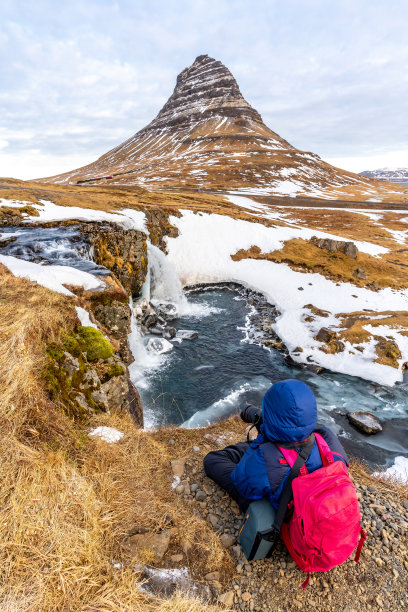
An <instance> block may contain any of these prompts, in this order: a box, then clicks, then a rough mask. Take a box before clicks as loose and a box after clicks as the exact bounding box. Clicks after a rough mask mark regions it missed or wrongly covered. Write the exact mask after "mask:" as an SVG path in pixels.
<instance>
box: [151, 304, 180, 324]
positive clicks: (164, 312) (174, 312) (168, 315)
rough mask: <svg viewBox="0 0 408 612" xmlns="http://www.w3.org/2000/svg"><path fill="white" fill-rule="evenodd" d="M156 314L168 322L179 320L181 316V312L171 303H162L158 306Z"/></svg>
mask: <svg viewBox="0 0 408 612" xmlns="http://www.w3.org/2000/svg"><path fill="white" fill-rule="evenodd" d="M156 312H157V314H159V315H160V316H161V317H163V318H164V319H166V320H167V321H172V320H173V319H177V318H178V316H179V312H178V309H177V306H175V305H174V304H169V303H161V304H158V305H157V306H156Z"/></svg>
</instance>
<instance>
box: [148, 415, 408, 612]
mask: <svg viewBox="0 0 408 612" xmlns="http://www.w3.org/2000/svg"><path fill="white" fill-rule="evenodd" d="M229 423H230V431H228V428H227V427H226V424H225V423H224V424H223V426H222V427H220V426H212V427H210V428H207V429H202V430H199V431H197V432H195V435H193V439H192V436H191V432H188V434H186V432H184V431H183V430H175V429H172V430H163V431H162V432H161V435H160V439H161V442H162V443H163V444H166V445H167V447H168V449H169V450H170V453H171V456H172V457H174V458H173V459H172V460H171V461H170V463H169V465H168V468H167V471H168V473H169V481H170V477H171V476H172V477H173V479H174V480H173V483H174V484H176V485H177V486H175V487H174V489H173V491H174V493H173V494H174V498H175V500H174V503H175V504H179V503H180V502H181V503H182V504H183V506H185V507H186V508H187V511H188V512H190V513H191V515H192V516H196V517H197V518H200V519H202V520H204V521H205V522H206V523H207V524H208V526H209V527H210V528H211V529H212V530H214V531H215V533H216V534H217V536H218V538H219V542H220V544H221V546H222V547H223V548H224V549H225V550H226V552H227V554H228V556H229V557H230V559H231V562H232V563H233V570H232V572H230V571H229V569H227V565H225V566H223V565H220V566H219V567H218V568H216V569H214V571H212V572H209V573H207V574H205V575H201V576H197V575H196V576H193V578H194V579H195V580H196V581H198V582H201V584H204V585H207V586H208V587H209V591H210V595H209V599H210V600H213V601H218V603H219V605H221V606H224V607H226V608H229V609H233V610H254V611H261V610H270V609H272V602H273V609H275V610H288V609H300V608H304V609H306V610H309V609H316V607H317V609H324V610H328V611H332V610H333V611H335V610H339V609H341V610H347V611H348V612H352V611H353V610H390V611H391V610H392V611H397V610H403V609H406V607H407V605H408V594H407V591H406V585H407V580H408V549H407V543H408V539H407V535H408V501H407V491H405V493H404V492H403V489H402V488H399V489H398V487H395V486H393V485H389V484H387V483H384V482H381V481H379V480H376V479H375V478H373V477H371V476H370V475H369V473H368V472H367V471H366V470H365V469H364V467H362V466H361V464H359V463H358V462H355V463H353V464H352V466H351V474H352V476H353V479H354V482H355V485H356V488H357V494H358V498H359V500H360V506H361V512H362V524H363V527H364V528H365V529H366V531H367V532H368V540H367V543H366V545H365V547H364V549H363V553H362V556H361V560H360V562H359V564H355V563H354V561H353V559H350V560H349V561H347V562H346V563H345V564H343V565H342V566H339V567H337V568H335V569H334V570H332V571H330V572H328V573H324V574H320V575H319V574H314V575H312V578H311V581H310V586H309V587H308V589H306V590H305V591H303V590H302V589H301V583H302V581H303V579H304V575H303V573H302V572H300V571H299V570H298V569H297V567H296V566H295V564H294V562H293V561H292V560H291V557H290V556H289V554H288V553H287V551H286V549H285V548H284V547H283V545H279V546H278V548H277V550H276V551H275V553H274V555H273V557H272V558H271V559H267V560H261V561H256V562H252V563H248V562H247V561H246V560H245V558H244V556H243V554H242V551H241V548H240V546H239V544H238V542H237V536H238V531H239V528H240V525H241V523H242V518H243V517H242V515H241V513H240V511H239V508H238V506H237V505H236V504H235V502H233V501H232V500H231V499H230V498H229V496H228V495H226V494H224V492H223V491H222V490H221V489H220V488H219V487H218V486H217V485H215V484H214V483H213V482H212V481H210V480H209V479H208V478H207V477H206V476H205V474H204V472H203V468H202V459H203V456H204V455H205V454H206V453H207V452H208V451H209V450H215V449H218V448H222V447H224V446H225V445H226V444H228V443H231V442H236V441H238V440H239V439H243V433H244V430H243V427H242V436H239V434H238V431H239V424H238V423H237V422H236V420H234V419H233V420H232V421H230V422H229ZM148 435H149V434H148ZM186 438H188V443H189V444H188V443H187V444H186V442H187V439H186ZM177 483H178V484H177ZM169 486H170V482H169ZM404 496H405V497H404ZM139 538H140V539H139V543H140V546H143V545H146V542H148V539H147V538H146V539H145V541H144V540H143V536H139ZM143 541H144V544H143ZM170 552H171V554H167V552H166V553H164V554H163V555H162V561H161V566H163V567H165V568H166V569H169V568H171V567H172V568H174V570H175V571H176V570H181V568H183V567H186V563H187V566H188V561H189V556H190V554H191V551H190V550H189V549H188V547H187V548H186V547H184V548H183V547H180V550H177V549H176V550H175V549H174V547H172V548H171V551H170ZM164 576H165V574H164ZM170 582H171V581H170ZM175 584H176V582H175ZM178 586H179V587H180V586H181V585H180V584H179V583H178ZM190 586H191V585H190ZM152 588H153V590H154V586H153V587H152ZM156 588H157V584H156ZM159 588H160V587H159ZM203 609H205V607H203Z"/></svg>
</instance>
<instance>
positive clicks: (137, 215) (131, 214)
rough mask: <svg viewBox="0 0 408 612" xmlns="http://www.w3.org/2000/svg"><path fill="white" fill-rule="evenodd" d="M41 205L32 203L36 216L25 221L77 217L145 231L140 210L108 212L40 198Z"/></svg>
mask: <svg viewBox="0 0 408 612" xmlns="http://www.w3.org/2000/svg"><path fill="white" fill-rule="evenodd" d="M41 203H42V205H41V206H39V205H37V204H32V206H33V207H34V208H35V209H36V210H37V211H38V213H39V216H38V217H27V221H29V222H34V223H48V222H49V221H67V220H68V219H78V220H80V221H108V222H111V223H118V224H119V225H121V226H122V227H124V228H125V229H136V230H139V231H141V232H146V231H147V230H146V217H145V214H144V212H142V211H141V210H133V209H131V208H125V209H124V210H121V211H120V212H117V213H108V212H105V211H103V210H94V209H93V208H80V207H79V206H58V205H57V204H54V203H53V202H49V201H47V200H41Z"/></svg>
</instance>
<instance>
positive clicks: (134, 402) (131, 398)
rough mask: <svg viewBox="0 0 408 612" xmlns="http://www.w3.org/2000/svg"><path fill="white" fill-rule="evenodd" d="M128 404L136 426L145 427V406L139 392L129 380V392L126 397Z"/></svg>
mask: <svg viewBox="0 0 408 612" xmlns="http://www.w3.org/2000/svg"><path fill="white" fill-rule="evenodd" d="M126 400H127V404H128V406H129V412H130V414H131V415H132V417H133V419H134V421H135V423H136V425H138V426H139V427H143V424H144V423H143V404H142V399H141V397H140V394H139V391H138V390H137V389H136V387H135V386H134V385H133V383H132V382H131V381H130V380H128V392H127V396H126Z"/></svg>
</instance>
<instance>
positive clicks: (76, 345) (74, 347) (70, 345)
mask: <svg viewBox="0 0 408 612" xmlns="http://www.w3.org/2000/svg"><path fill="white" fill-rule="evenodd" d="M63 344H64V348H65V350H66V351H68V353H71V355H73V356H74V357H79V356H80V355H81V353H82V352H83V351H84V348H83V347H82V346H81V344H82V343H80V342H79V341H78V338H77V336H76V335H75V334H74V333H70V334H67V335H66V336H65V337H64V339H63Z"/></svg>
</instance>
